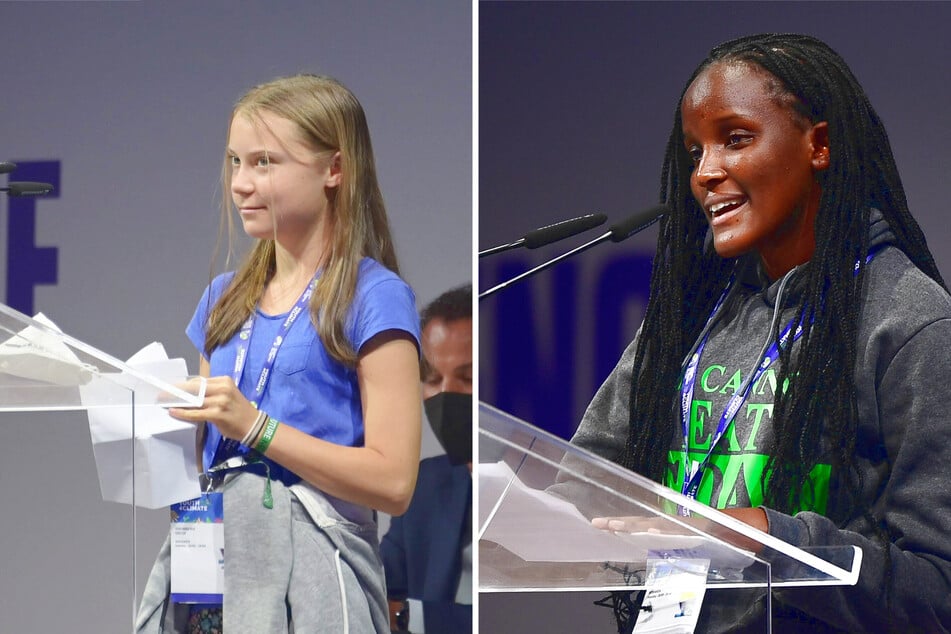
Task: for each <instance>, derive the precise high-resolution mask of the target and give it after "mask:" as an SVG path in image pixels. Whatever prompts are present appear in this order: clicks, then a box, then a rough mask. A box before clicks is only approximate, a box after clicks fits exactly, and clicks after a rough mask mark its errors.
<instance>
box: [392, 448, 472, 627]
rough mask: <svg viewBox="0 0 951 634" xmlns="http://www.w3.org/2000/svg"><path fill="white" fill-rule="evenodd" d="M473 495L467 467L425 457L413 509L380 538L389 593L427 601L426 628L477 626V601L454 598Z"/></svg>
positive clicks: (436, 457) (393, 597)
mask: <svg viewBox="0 0 951 634" xmlns="http://www.w3.org/2000/svg"><path fill="white" fill-rule="evenodd" d="M471 500H472V476H471V475H470V474H469V468H468V467H466V466H465V465H460V466H455V467H454V466H452V464H450V462H449V458H448V457H446V456H445V455H441V456H435V457H433V458H426V459H425V460H423V461H422V462H420V463H419V477H418V478H417V480H416V491H415V493H414V494H413V500H412V502H410V506H409V510H408V511H406V513H405V514H404V515H402V516H401V517H394V518H393V522H392V523H391V524H390V529H389V531H387V533H386V535H385V536H384V537H383V541H382V543H381V544H380V552H381V554H382V556H383V567H384V569H385V571H386V590H387V594H388V595H389V597H390V598H391V599H403V598H410V599H417V600H419V601H422V602H423V617H424V622H425V626H426V634H456V633H461V632H465V633H467V634H468V633H469V632H471V631H472V605H463V604H460V603H456V602H455V598H456V588H457V587H458V585H459V574H460V571H461V568H462V548H463V547H464V546H465V544H464V543H463V541H464V540H465V539H466V538H470V539H471V531H469V530H466V529H467V526H466V524H467V522H470V521H471V520H470V518H471V515H470V512H469V507H470V504H471Z"/></svg>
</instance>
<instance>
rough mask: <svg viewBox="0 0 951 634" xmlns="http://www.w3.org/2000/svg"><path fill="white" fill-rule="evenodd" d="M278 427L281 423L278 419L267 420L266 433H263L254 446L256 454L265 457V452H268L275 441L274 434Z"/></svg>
mask: <svg viewBox="0 0 951 634" xmlns="http://www.w3.org/2000/svg"><path fill="white" fill-rule="evenodd" d="M278 425H280V422H279V421H278V420H277V419H276V418H268V419H267V425H265V426H264V431H263V432H261V439H260V440H258V441H257V443H255V445H254V450H255V451H256V452H258V453H259V454H261V455H264V452H266V451H267V448H268V447H269V446H270V444H271V441H272V440H273V439H274V433H275V432H276V431H277V426H278Z"/></svg>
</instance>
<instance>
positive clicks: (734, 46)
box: [618, 34, 947, 540]
mask: <svg viewBox="0 0 951 634" xmlns="http://www.w3.org/2000/svg"><path fill="white" fill-rule="evenodd" d="M717 62H742V63H748V64H751V65H755V66H757V67H759V68H761V69H763V70H765V71H766V72H768V73H769V74H770V75H772V78H770V79H771V80H772V79H775V82H776V83H775V90H776V92H777V95H778V98H780V99H782V101H783V103H788V104H789V105H790V107H791V108H792V109H793V114H794V116H801V117H803V118H804V119H805V120H808V121H809V122H810V123H812V124H815V123H818V122H821V121H826V122H828V133H829V141H830V165H829V168H828V169H827V170H825V171H823V172H820V173H819V174H820V176H819V178H820V185H821V188H822V195H821V199H820V203H819V212H818V214H817V217H816V224H815V236H816V244H815V251H814V253H813V256H812V259H811V261H810V263H809V264H808V265H807V266H805V267H803V269H804V270H803V271H802V273H801V276H802V281H801V283H802V284H803V285H804V288H805V295H804V299H803V302H804V304H803V305H804V306H806V307H808V308H807V309H805V310H808V311H813V312H814V319H806V320H805V323H804V328H803V334H802V338H801V340H800V342H799V346H798V352H797V353H796V354H795V355H792V354H791V348H792V346H788V347H786V349H784V350H783V352H782V353H781V356H780V361H781V365H780V370H779V376H778V377H777V384H778V385H786V384H787V383H786V382H787V380H789V379H790V378H791V377H793V376H795V381H793V382H792V383H791V385H792V386H793V389H789V390H777V391H776V396H775V400H774V405H773V416H772V424H773V426H774V428H775V438H776V446H775V450H774V452H773V454H772V455H771V457H770V459H769V463H768V465H767V472H768V473H770V474H771V475H770V479H769V486H768V488H767V490H766V493H765V494H766V504H767V505H768V506H770V507H772V508H776V509H777V510H780V511H784V512H787V513H792V512H795V511H796V510H798V509H799V508H800V507H801V504H802V502H803V486H804V485H808V482H809V473H810V471H811V470H812V468H813V467H814V466H815V465H816V464H817V463H818V462H819V461H820V460H822V461H830V462H831V465H832V469H833V473H837V474H839V475H840V477H841V478H842V479H841V480H840V482H841V483H842V484H844V487H840V491H839V492H840V493H843V494H845V495H846V496H847V497H846V499H845V500H846V501H845V508H846V509H847V514H848V516H847V517H842V518H836V519H837V521H844V520H846V519H848V517H849V516H851V517H854V516H856V515H855V514H856V513H857V514H858V515H859V516H865V518H866V519H867V521H869V522H872V530H873V531H875V532H876V533H877V534H878V535H879V537H880V538H882V539H883V540H884V539H887V533H886V531H885V529H884V527H883V526H881V524H880V521H879V520H875V519H873V518H872V517H871V515H870V512H869V509H868V504H867V503H865V502H863V501H862V500H861V499H859V497H858V494H859V491H860V487H861V482H859V480H858V475H857V471H856V469H855V466H854V455H855V441H856V430H857V418H858V414H857V409H856V388H855V385H854V382H853V376H854V369H855V357H856V335H857V330H858V318H859V310H860V300H861V298H860V293H861V288H862V277H863V270H864V263H865V258H866V256H867V254H868V251H869V230H868V229H869V224H870V210H871V208H872V207H876V208H878V209H879V210H881V212H882V213H883V215H884V217H885V220H886V221H887V222H888V225H889V227H890V228H891V230H892V232H893V233H894V235H895V244H896V246H897V247H898V248H900V249H901V250H902V251H903V252H904V253H905V254H906V255H907V256H908V257H909V259H911V261H912V262H913V263H914V264H915V265H916V266H917V267H918V268H920V269H921V270H922V271H924V272H925V273H926V274H927V275H928V276H929V277H931V278H932V279H934V280H935V281H937V282H938V283H939V284H940V285H941V286H942V287H945V288H947V287H946V286H945V283H944V281H943V279H942V278H941V274H940V273H939V272H938V269H937V267H936V265H935V262H934V258H933V257H932V255H931V252H930V251H929V249H928V246H927V244H926V242H925V238H924V235H923V233H922V232H921V229H920V227H919V226H918V224H917V222H916V221H915V220H914V219H913V218H912V216H911V214H910V213H909V211H908V205H907V203H906V200H905V193H904V188H903V187H902V183H901V178H900V177H899V175H898V169H897V167H896V165H895V160H894V157H893V156H892V151H891V146H890V144H889V142H888V137H887V135H886V133H885V129H884V127H883V125H882V122H881V120H880V119H879V117H878V115H877V114H876V113H875V110H874V109H873V108H872V106H871V104H870V103H869V100H868V98H867V96H866V95H865V92H864V90H863V89H862V87H861V86H860V85H859V83H858V81H857V80H856V79H855V77H854V75H853V74H852V72H851V70H850V69H849V67H848V66H847V65H846V63H845V61H844V60H843V59H842V58H841V57H840V56H839V55H838V54H837V53H836V52H835V51H833V50H832V49H831V48H829V46H827V45H826V44H824V43H823V42H821V41H819V40H817V39H815V38H812V37H808V36H804V35H788V34H764V35H753V36H749V37H744V38H740V39H736V40H732V41H730V42H726V43H724V44H721V45H720V46H717V47H716V48H714V49H713V50H712V51H711V53H710V55H709V57H708V58H707V59H706V60H704V62H703V63H702V64H701V65H700V66H699V67H698V68H697V70H696V71H694V73H693V75H692V76H691V78H690V80H689V81H688V82H687V84H686V87H685V88H684V93H685V92H686V90H687V87H689V86H690V84H691V83H692V82H693V80H694V79H695V78H696V77H697V76H698V75H699V74H700V73H701V72H702V71H703V70H704V69H706V68H707V67H708V66H710V65H711V64H714V63H717ZM771 83H772V81H771ZM684 93H681V101H682V99H683V94H684ZM692 169H693V161H692V160H691V157H690V155H689V154H688V153H687V151H686V149H685V147H684V144H683V130H682V123H681V118H680V103H679V102H678V105H677V108H676V110H675V114H674V126H673V130H672V132H671V135H670V139H669V141H668V145H667V151H666V155H665V158H664V165H663V170H662V174H661V195H660V198H661V201H662V202H664V203H666V204H667V206H668V207H669V208H670V210H671V212H670V213H669V214H667V216H665V217H664V219H663V220H662V221H661V225H660V233H659V237H658V242H657V252H656V254H655V259H654V266H653V272H652V274H651V294H650V300H649V302H648V306H647V312H646V315H645V318H644V322H643V325H642V327H641V334H640V340H639V341H640V343H639V346H638V348H637V352H636V356H635V359H634V370H633V375H632V384H633V388H632V392H631V402H630V412H631V415H630V431H629V436H628V439H627V444H626V447H625V450H624V451H623V452H622V454H621V455H620V456H619V458H618V462H619V463H621V464H622V465H624V466H625V467H628V468H630V469H632V470H634V471H637V472H640V473H643V474H645V475H647V476H649V477H651V478H653V479H655V480H657V481H662V480H663V478H664V476H665V471H666V469H667V468H668V456H667V453H668V449H669V448H670V447H672V446H673V445H672V442H673V441H674V433H675V431H676V430H677V429H679V428H678V427H677V426H676V425H674V424H673V422H672V421H674V420H676V419H675V417H674V414H675V412H676V411H679V410H675V401H676V395H677V394H678V389H677V388H678V385H679V381H680V374H681V364H682V362H683V360H684V357H685V355H686V354H687V353H688V351H689V350H690V348H691V346H692V344H693V343H694V342H695V340H696V339H697V337H698V336H699V333H700V330H701V329H702V328H703V325H704V323H705V321H706V318H707V317H708V316H709V314H710V312H711V310H712V308H713V304H714V303H715V302H716V300H717V298H718V297H719V296H720V293H721V292H722V290H723V289H724V287H725V286H726V284H727V279H728V277H729V275H730V272H731V270H732V267H733V264H734V263H733V262H732V261H727V260H724V259H722V258H720V257H719V256H717V255H716V253H715V252H714V251H713V249H712V248H711V247H710V245H708V244H707V245H705V241H704V239H705V236H706V232H707V222H706V219H705V217H704V214H703V212H702V210H701V208H700V206H699V205H698V204H697V202H696V201H695V200H694V198H693V195H692V194H691V190H690V175H691V171H692ZM856 262H859V263H860V268H859V272H858V274H857V275H856V274H855V273H854V267H855V264H856ZM778 334H779V333H778V331H777V332H775V333H773V336H774V338H776V339H778ZM797 385H798V386H807V387H806V388H805V389H795V386H797ZM820 396H821V397H820ZM820 439H824V440H825V441H826V442H824V443H823V442H820ZM823 448H827V449H828V450H829V451H831V455H822V451H823ZM764 484H765V482H764ZM806 495H808V494H806Z"/></svg>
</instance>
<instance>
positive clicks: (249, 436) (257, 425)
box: [241, 410, 267, 447]
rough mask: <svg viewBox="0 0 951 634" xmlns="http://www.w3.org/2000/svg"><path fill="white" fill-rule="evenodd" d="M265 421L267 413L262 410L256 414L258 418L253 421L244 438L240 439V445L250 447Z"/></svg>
mask: <svg viewBox="0 0 951 634" xmlns="http://www.w3.org/2000/svg"><path fill="white" fill-rule="evenodd" d="M266 420H267V413H265V412H264V411H263V410H262V411H259V412H258V417H257V418H256V419H255V420H254V424H253V425H251V429H249V430H248V433H246V434H245V435H244V438H242V439H241V444H242V445H244V446H245V447H250V446H251V444H252V442H253V441H254V439H255V438H257V437H258V434H260V433H261V428H262V427H264V421H266Z"/></svg>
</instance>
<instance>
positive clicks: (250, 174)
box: [137, 75, 421, 634]
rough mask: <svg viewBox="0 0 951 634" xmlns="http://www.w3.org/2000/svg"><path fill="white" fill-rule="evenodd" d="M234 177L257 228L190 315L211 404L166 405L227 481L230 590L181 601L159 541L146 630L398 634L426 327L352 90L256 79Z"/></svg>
mask: <svg viewBox="0 0 951 634" xmlns="http://www.w3.org/2000/svg"><path fill="white" fill-rule="evenodd" d="M222 180H223V186H224V191H227V192H230V194H231V198H232V201H233V203H234V208H236V210H237V213H238V215H239V216H240V219H241V222H242V225H243V228H244V231H245V232H246V233H247V234H248V235H249V236H251V237H252V238H254V239H256V244H255V245H254V247H253V249H252V251H251V253H250V255H249V257H248V258H247V260H246V261H245V262H244V264H243V265H242V266H241V267H240V268H239V269H238V270H237V271H236V272H234V273H226V274H224V275H221V276H218V277H217V278H216V279H214V280H213V281H212V283H211V284H210V286H209V287H208V288H207V289H206V291H205V293H204V296H203V297H202V299H201V301H200V302H199V304H198V307H197V310H196V312H195V315H194V317H193V318H192V320H191V322H190V324H189V325H188V328H187V332H188V335H189V338H190V339H191V340H192V341H193V343H194V344H195V345H196V347H197V348H198V349H199V350H200V352H201V374H202V375H203V376H206V377H208V381H207V389H206V396H205V400H204V403H203V404H202V406H201V407H199V408H194V409H172V410H170V412H171V414H172V416H174V417H175V418H178V419H180V420H184V421H190V422H193V423H196V425H198V428H199V441H200V446H201V449H202V464H203V469H204V470H205V471H206V473H208V474H209V475H210V476H211V481H212V482H213V483H214V486H215V490H218V491H222V492H223V505H224V525H225V546H226V552H227V556H226V557H225V587H224V598H223V606H220V607H214V606H194V605H191V606H189V605H178V604H171V603H170V602H169V601H168V599H167V597H168V593H169V572H168V550H169V549H168V544H167V543H166V545H165V547H163V549H162V552H161V553H160V555H159V560H158V561H157V562H156V566H155V568H154V569H153V571H152V576H151V578H150V580H149V583H148V586H147V587H146V590H145V596H144V599H143V603H142V606H141V608H140V612H139V617H138V623H137V628H138V631H141V632H179V631H185V632H206V631H221V629H222V628H224V629H225V630H226V631H227V632H228V634H235V633H238V632H256V633H260V632H268V633H269V634H270V633H276V632H286V631H293V632H295V633H297V634H301V633H306V632H318V631H320V632H331V631H332V632H345V631H351V632H374V631H375V632H385V631H388V629H389V625H388V615H387V604H386V594H385V590H384V582H383V573H382V568H381V564H380V561H379V555H378V547H377V541H376V540H377V537H376V535H377V529H376V521H375V512H374V511H375V510H381V511H384V512H386V513H389V514H392V515H399V514H401V513H403V512H404V511H405V510H406V507H407V505H408V504H409V501H410V498H411V496H412V492H413V488H414V486H415V482H416V470H417V464H418V462H419V445H420V421H421V411H420V407H421V406H420V402H421V400H420V387H419V326H418V318H417V316H416V307H415V298H414V296H413V293H412V291H411V289H410V288H409V286H407V285H406V283H405V282H403V281H402V280H401V279H400V278H399V275H398V267H397V263H396V257H395V254H394V250H393V245H392V241H391V238H390V232H389V227H388V222H387V218H386V212H385V210H384V206H383V200H382V196H381V194H380V191H379V187H378V185H377V180H376V174H375V168H374V161H373V153H372V149H371V145H370V137H369V131H368V128H367V124H366V119H365V116H364V113H363V110H362V108H361V106H360V104H359V102H358V101H357V99H356V98H355V97H354V96H353V94H351V93H350V91H349V90H347V89H346V88H345V87H344V86H342V85H341V84H339V83H338V82H336V81H334V80H332V79H329V78H325V77H318V76H312V75H299V76H295V77H288V78H281V79H278V80H275V81H272V82H270V83H267V84H263V85H261V86H257V87H255V88H254V89H252V90H251V91H250V92H249V93H248V94H246V95H245V96H244V97H242V98H241V100H240V101H238V103H237V105H236V106H235V108H234V110H233V112H232V115H231V122H230V130H229V135H228V147H227V154H226V159H225V166H224V172H223V179H222ZM223 206H224V210H223V213H224V217H225V218H230V214H231V213H233V211H232V209H231V205H229V204H227V202H226V203H225V204H224V205H223ZM298 317H299V318H298ZM275 352H276V354H275ZM226 461H227V462H226ZM223 464H227V468H220V466H221V465H223ZM232 465H237V466H236V468H231V467H232ZM215 467H219V468H218V469H215Z"/></svg>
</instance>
